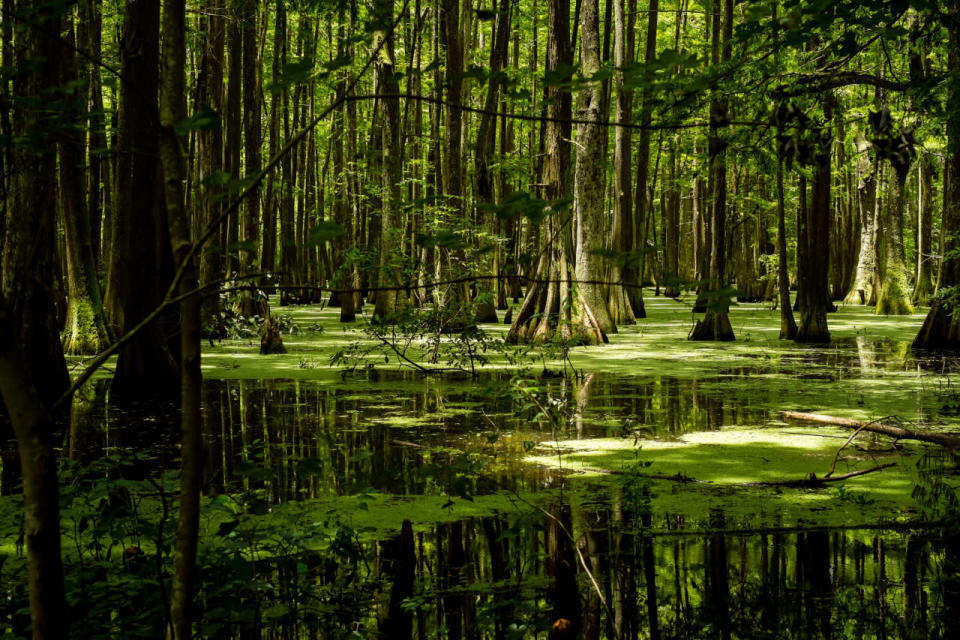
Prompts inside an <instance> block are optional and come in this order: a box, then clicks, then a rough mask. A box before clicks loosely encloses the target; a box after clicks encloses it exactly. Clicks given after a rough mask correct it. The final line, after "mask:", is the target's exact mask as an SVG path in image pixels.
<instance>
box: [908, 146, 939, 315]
mask: <svg viewBox="0 0 960 640" xmlns="http://www.w3.org/2000/svg"><path fill="white" fill-rule="evenodd" d="M917 171H918V173H919V175H918V178H917V186H918V188H919V189H920V194H919V196H920V197H919V208H920V210H919V211H918V212H917V280H916V282H915V284H914V285H913V304H915V305H918V306H919V305H926V304H929V303H930V298H931V297H932V296H933V289H934V287H933V266H934V260H933V254H932V240H933V231H932V227H933V174H934V173H936V162H935V160H934V159H933V155H932V154H924V155H923V157H922V158H921V159H920V162H918V163H917Z"/></svg>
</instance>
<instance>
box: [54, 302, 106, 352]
mask: <svg viewBox="0 0 960 640" xmlns="http://www.w3.org/2000/svg"><path fill="white" fill-rule="evenodd" d="M103 346H104V345H103V343H102V340H101V336H100V332H99V331H98V330H97V324H96V321H95V319H94V315H93V306H92V305H91V304H90V300H89V299H88V298H87V297H85V296H77V297H71V298H70V299H69V300H68V303H67V322H66V328H65V329H64V335H63V352H64V353H65V354H68V355H92V354H96V353H99V352H100V350H101V349H102V348H103Z"/></svg>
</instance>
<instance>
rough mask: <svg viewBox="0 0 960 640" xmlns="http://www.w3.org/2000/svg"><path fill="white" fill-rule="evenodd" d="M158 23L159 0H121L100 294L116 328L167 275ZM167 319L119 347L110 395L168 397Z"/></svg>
mask: <svg viewBox="0 0 960 640" xmlns="http://www.w3.org/2000/svg"><path fill="white" fill-rule="evenodd" d="M159 25H160V2H159V0H127V2H126V6H125V12H124V24H123V39H122V43H121V44H122V47H121V51H120V56H121V63H122V70H123V77H124V78H126V79H127V80H126V81H125V82H122V83H120V116H119V136H118V141H117V148H118V149H120V150H121V153H120V157H119V159H118V162H117V174H118V175H117V207H116V215H115V219H114V226H113V242H112V252H111V256H110V257H111V262H110V269H109V273H108V278H107V280H108V283H107V295H106V307H107V313H108V317H109V318H110V321H111V323H112V324H113V326H114V329H115V331H116V333H117V335H123V334H124V333H126V332H127V331H129V330H130V329H132V328H133V327H135V326H136V325H137V324H139V322H140V321H141V320H142V319H143V318H144V317H146V315H147V314H148V313H149V312H150V311H152V310H153V309H154V308H156V307H157V306H158V305H159V304H160V301H161V300H162V299H163V295H164V293H165V291H166V289H167V287H168V284H169V282H170V280H169V277H170V273H169V269H170V264H171V261H172V257H171V249H170V240H169V232H168V230H167V222H166V215H165V212H164V211H163V208H162V203H163V192H162V190H161V188H160V165H159V160H158V153H159V152H158V133H157V94H158V82H159V78H158V73H159V66H160V62H159V57H160V51H159V40H160V34H159ZM169 322H170V319H169V318H166V319H160V320H158V321H156V322H154V323H153V324H152V325H151V326H150V327H149V328H148V329H146V330H145V331H141V332H140V333H139V334H138V335H137V336H136V337H135V338H133V340H131V341H130V342H128V343H127V344H125V345H124V346H123V348H121V349H120V355H119V358H118V360H117V368H116V372H115V375H114V377H113V383H112V388H111V394H110V396H111V400H112V401H121V402H135V401H138V400H141V399H143V397H144V396H145V395H156V396H162V397H174V396H176V394H177V392H178V388H179V379H180V376H179V368H178V366H177V363H176V360H175V359H174V356H173V355H172V354H171V351H170V344H169V342H168V338H167V336H168V335H169V334H168V332H167V330H166V329H167V327H165V326H164V325H165V324H167V323H169ZM170 333H172V331H171V332H170Z"/></svg>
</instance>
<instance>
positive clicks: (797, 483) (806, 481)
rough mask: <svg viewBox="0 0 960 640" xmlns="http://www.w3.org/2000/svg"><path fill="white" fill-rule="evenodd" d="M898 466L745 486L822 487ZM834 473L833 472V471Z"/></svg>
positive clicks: (814, 475)
mask: <svg viewBox="0 0 960 640" xmlns="http://www.w3.org/2000/svg"><path fill="white" fill-rule="evenodd" d="M895 466H897V463H896V462H888V463H887V464H881V465H880V466H878V467H871V468H869V469H861V470H859V471H851V472H850V473H844V474H842V475H839V476H831V475H830V474H829V473H828V474H827V475H825V476H823V477H822V478H818V477H817V475H816V474H815V473H811V474H810V475H809V476H808V477H806V478H801V479H800V480H774V481H770V482H744V483H743V485H744V486H747V487H811V488H816V487H822V486H823V485H825V484H826V483H828V482H841V481H843V480H849V479H850V478H856V477H857V476H864V475H866V474H868V473H873V472H874V471H882V470H883V469H889V468H890V467H895ZM831 471H832V470H831Z"/></svg>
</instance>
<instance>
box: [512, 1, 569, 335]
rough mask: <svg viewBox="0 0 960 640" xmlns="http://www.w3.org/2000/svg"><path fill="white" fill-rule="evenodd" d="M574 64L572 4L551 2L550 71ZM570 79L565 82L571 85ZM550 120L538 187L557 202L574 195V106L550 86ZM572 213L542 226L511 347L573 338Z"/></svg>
mask: <svg viewBox="0 0 960 640" xmlns="http://www.w3.org/2000/svg"><path fill="white" fill-rule="evenodd" d="M572 62H573V53H572V51H571V50H570V5H569V3H568V2H566V1H565V0H549V2H548V3H547V59H546V69H547V70H548V71H557V70H559V69H561V68H569V66H570V65H572ZM567 79H568V78H564V79H562V80H563V81H566V80H567ZM544 93H545V96H544V97H545V103H546V113H547V118H548V119H547V121H546V122H545V123H544V127H543V150H544V151H543V157H544V161H543V165H542V168H541V170H542V173H541V176H540V180H539V182H540V183H541V184H542V185H543V196H544V199H546V200H548V201H550V202H554V201H557V200H560V199H563V198H566V197H568V196H569V195H570V182H571V181H570V143H569V141H570V138H571V130H572V127H571V124H570V119H571V116H572V107H571V102H570V93H569V92H568V91H564V90H560V89H559V88H558V87H557V86H547V87H545V91H544ZM569 225H570V214H569V212H567V211H561V212H560V213H557V214H554V215H553V216H551V217H550V218H548V220H547V221H546V222H544V223H542V224H541V225H540V227H539V229H538V230H537V231H536V233H539V239H540V241H539V248H540V251H539V252H538V256H539V257H538V260H537V262H536V264H535V265H534V269H533V271H532V273H533V274H534V275H533V278H532V280H531V281H529V284H528V287H527V294H526V297H525V298H524V300H523V303H522V304H521V305H520V309H519V311H517V314H516V315H515V317H514V318H513V324H512V325H511V326H510V331H509V332H507V338H506V339H507V341H508V342H533V341H539V340H546V339H549V338H550V337H552V336H553V335H554V331H559V332H560V335H561V336H562V337H569V335H570V317H569V315H568V314H569V310H570V305H563V304H561V300H563V301H566V299H567V295H568V293H567V292H568V290H569V285H568V281H569V279H570V278H569V276H568V265H567V263H566V260H567V257H568V256H569V253H568V247H569V245H570V242H569V240H568V239H569V237H570V233H571V232H570V228H569Z"/></svg>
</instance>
